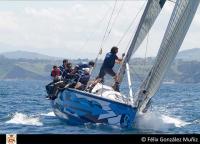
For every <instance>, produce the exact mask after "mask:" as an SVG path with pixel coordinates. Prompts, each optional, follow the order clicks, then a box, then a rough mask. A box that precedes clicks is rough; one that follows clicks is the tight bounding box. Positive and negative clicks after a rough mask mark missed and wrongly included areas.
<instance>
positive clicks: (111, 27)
mask: <svg viewBox="0 0 200 144" xmlns="http://www.w3.org/2000/svg"><path fill="white" fill-rule="evenodd" d="M124 2H125V0H123V2H122V5H121V6H120V8H119V11H118V12H117V15H116V16H115V18H114V20H113V22H112V24H111V26H110V30H109V32H108V36H107V39H108V37H109V35H110V33H111V31H112V29H113V25H114V24H115V22H116V20H117V18H118V16H119V14H120V12H121V10H122V8H123V6H124Z"/></svg>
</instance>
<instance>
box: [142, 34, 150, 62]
mask: <svg viewBox="0 0 200 144" xmlns="http://www.w3.org/2000/svg"><path fill="white" fill-rule="evenodd" d="M148 44H149V33H148V34H147V42H146V50H145V55H144V64H143V66H146V60H147V49H148Z"/></svg>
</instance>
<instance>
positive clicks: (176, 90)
mask: <svg viewBox="0 0 200 144" xmlns="http://www.w3.org/2000/svg"><path fill="white" fill-rule="evenodd" d="M47 83H48V81H34V80H1V81H0V102H1V104H0V133H1V134H5V133H17V134H121V133H123V134H126V133H127V134H151V133H153V134H156V133H159V134H160V133H161V134H163V133H164V134H165V133H170V134H177V133H178V134H179V133H180V134H191V133H200V108H199V107H200V84H176V83H168V84H162V85H161V88H160V90H159V91H158V93H157V94H156V96H154V97H153V98H152V102H151V107H150V109H149V111H148V112H147V113H145V114H143V115H137V117H136V119H135V128H134V129H129V130H126V129H121V128H119V127H114V126H107V125H102V124H86V125H82V126H71V125H67V124H66V123H64V122H63V121H60V120H59V119H58V118H57V117H56V116H55V115H54V113H53V111H52V108H51V105H50V101H49V100H46V99H45V96H46V91H45V85H46V84H47ZM122 93H126V94H128V88H127V86H126V85H125V86H124V87H122Z"/></svg>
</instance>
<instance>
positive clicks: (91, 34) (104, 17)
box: [81, 9, 110, 49]
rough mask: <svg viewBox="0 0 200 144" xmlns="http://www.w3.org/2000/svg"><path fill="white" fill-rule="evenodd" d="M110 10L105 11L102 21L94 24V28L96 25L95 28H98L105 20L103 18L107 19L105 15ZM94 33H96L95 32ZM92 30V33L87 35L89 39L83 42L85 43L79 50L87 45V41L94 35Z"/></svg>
mask: <svg viewBox="0 0 200 144" xmlns="http://www.w3.org/2000/svg"><path fill="white" fill-rule="evenodd" d="M109 10H110V9H108V10H107V11H106V13H105V14H104V16H103V18H102V19H100V20H99V21H98V22H97V23H96V24H95V26H96V25H98V26H97V27H99V26H100V24H101V23H102V22H103V21H104V20H105V18H106V17H107V13H108V11H109ZM95 32H97V31H95ZM95 32H94V30H93V32H92V33H91V34H90V35H89V37H88V38H87V39H86V41H85V43H84V44H83V46H82V47H81V49H83V48H84V47H85V46H86V45H87V43H88V41H89V40H90V39H91V37H92V36H93V35H94V33H95Z"/></svg>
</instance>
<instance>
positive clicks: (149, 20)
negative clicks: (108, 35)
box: [119, 0, 166, 82]
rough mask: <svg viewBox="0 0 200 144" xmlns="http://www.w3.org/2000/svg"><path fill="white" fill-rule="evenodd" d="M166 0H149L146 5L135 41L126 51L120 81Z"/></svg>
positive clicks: (120, 71)
mask: <svg viewBox="0 0 200 144" xmlns="http://www.w3.org/2000/svg"><path fill="white" fill-rule="evenodd" d="M165 1H166V0H148V3H147V5H146V7H145V10H144V12H143V15H142V17H141V20H140V22H139V25H138V27H137V30H136V33H135V35H134V38H133V41H132V43H131V45H130V48H129V49H128V52H127V53H126V56H125V58H124V62H123V64H122V66H121V68H120V70H119V81H120V82H121V81H122V79H123V76H124V74H125V69H126V63H128V62H129V60H130V58H131V56H132V54H134V53H135V51H136V50H137V49H138V47H139V46H140V44H141V43H142V41H143V40H144V39H145V37H146V35H147V34H148V32H149V30H150V29H151V27H152V25H153V24H154V22H155V20H156V18H157V17H158V15H159V13H160V11H161V9H162V7H163V6H164V4H165Z"/></svg>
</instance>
